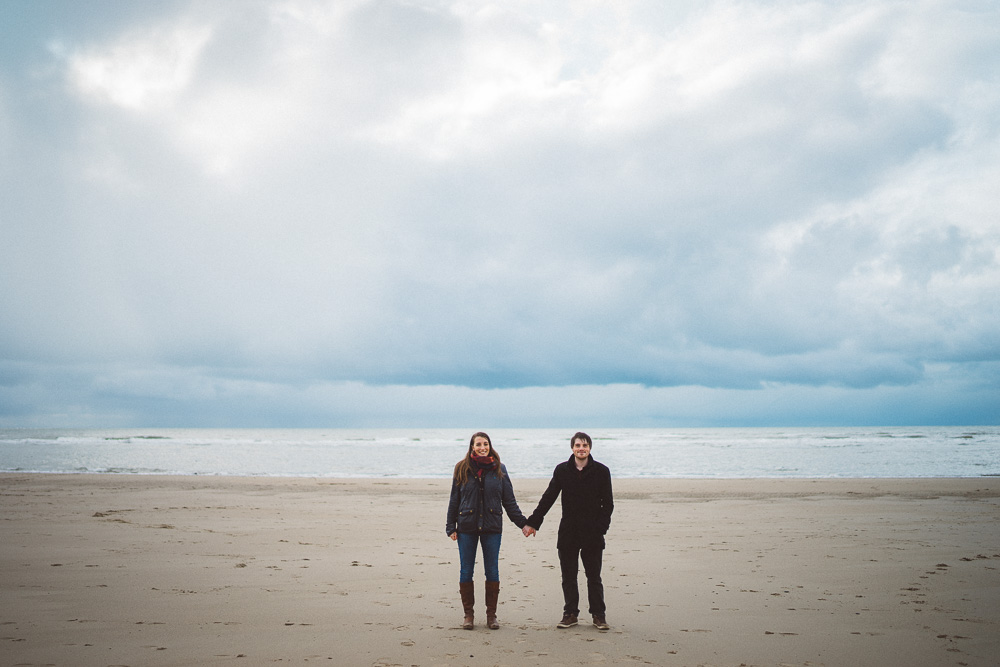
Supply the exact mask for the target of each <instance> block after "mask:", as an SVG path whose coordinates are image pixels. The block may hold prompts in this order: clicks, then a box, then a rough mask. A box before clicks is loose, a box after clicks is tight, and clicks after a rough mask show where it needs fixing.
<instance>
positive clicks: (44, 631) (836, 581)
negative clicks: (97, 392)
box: [0, 474, 1000, 667]
mask: <svg viewBox="0 0 1000 667" xmlns="http://www.w3.org/2000/svg"><path fill="white" fill-rule="evenodd" d="M545 483H546V480H519V479H517V478H516V476H515V478H514V488H515V491H516V493H517V496H518V501H519V503H520V504H521V509H522V510H524V512H525V513H526V514H527V513H529V512H530V511H531V509H532V508H533V507H534V505H535V503H536V502H537V500H538V498H539V496H540V495H541V492H542V490H543V489H544V486H545ZM448 485H449V482H448V480H334V479H262V478H229V477H161V476H134V475H34V474H32V475H18V474H6V475H0V494H2V507H3V512H2V521H0V593H2V596H3V597H2V599H3V604H2V605H0V664H4V665H66V666H76V665H132V666H139V665H232V664H235V665H265V664H279V663H285V664H288V663H292V664H301V663H304V662H307V661H308V662H310V663H319V664H333V665H402V666H406V667H409V666H411V665H419V666H420V667H429V666H435V665H440V666H445V665H511V666H515V665H589V664H604V665H609V664H610V665H643V664H651V665H692V666H693V665H732V666H734V667H735V666H738V665H747V666H750V665H831V666H834V665H837V666H839V665H845V666H846V665H850V666H859V665H872V666H876V665H877V666H880V667H885V666H890V667H891V666H895V665H898V666H900V667H902V666H906V667H915V666H921V665H927V666H934V667H938V666H942V665H957V666H964V665H973V666H986V665H995V664H996V656H997V655H1000V478H995V477H984V478H978V479H910V480H882V479H879V480H874V479H871V480H615V494H616V509H615V514H614V518H613V521H612V527H611V531H610V533H609V535H608V549H607V550H606V552H605V557H604V584H605V589H606V599H607V603H608V621H609V622H610V623H611V626H612V627H611V630H610V631H608V632H599V631H598V630H596V629H595V628H594V627H592V626H591V625H590V623H589V621H590V619H589V616H586V615H584V616H583V617H582V618H581V620H582V621H583V622H582V623H581V625H579V626H577V627H575V628H570V629H566V630H559V629H556V627H555V624H556V622H557V621H558V620H559V618H560V616H561V611H562V593H561V589H560V585H559V568H558V560H557V557H556V550H555V528H556V526H557V525H558V515H559V506H558V503H557V505H556V507H554V508H553V510H552V512H551V513H550V515H549V517H548V519H547V521H546V523H545V526H544V527H543V529H542V530H541V531H540V532H539V534H538V536H537V537H534V538H524V537H523V536H521V534H520V531H518V530H517V529H516V527H515V526H513V525H512V524H510V523H507V524H506V527H505V532H504V542H503V547H502V550H501V562H500V574H501V580H502V581H501V591H500V606H499V613H498V615H499V617H500V622H501V625H502V627H501V629H499V630H488V629H486V628H485V626H484V625H483V623H482V621H483V619H484V616H485V614H484V612H483V606H482V585H481V580H482V570H481V568H477V572H476V576H477V589H478V590H477V593H478V594H479V596H480V597H479V602H478V605H477V627H476V629H475V630H473V631H466V630H462V629H461V628H460V627H459V624H460V621H461V618H462V615H461V609H460V604H459V596H458V584H457V581H458V553H457V547H456V546H455V544H454V543H453V542H452V541H451V540H449V539H448V538H447V537H446V536H445V534H444V520H445V509H446V507H447V501H448V497H447V494H448ZM581 590H582V591H585V586H584V585H583V577H582V573H581ZM584 597H585V595H584Z"/></svg>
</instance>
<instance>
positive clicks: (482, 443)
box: [472, 435, 490, 456]
mask: <svg viewBox="0 0 1000 667" xmlns="http://www.w3.org/2000/svg"><path fill="white" fill-rule="evenodd" d="M472 453H473V455H474V456H489V455H490V441H489V440H487V439H486V438H484V437H483V436H481V435H477V436H476V439H475V440H473V441H472Z"/></svg>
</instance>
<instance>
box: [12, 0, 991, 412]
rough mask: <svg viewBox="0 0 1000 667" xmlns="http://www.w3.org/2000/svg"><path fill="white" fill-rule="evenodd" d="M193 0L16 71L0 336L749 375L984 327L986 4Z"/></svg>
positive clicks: (946, 355) (906, 375) (686, 378)
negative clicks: (50, 68) (52, 80)
mask: <svg viewBox="0 0 1000 667" xmlns="http://www.w3.org/2000/svg"><path fill="white" fill-rule="evenodd" d="M179 7H180V9H177V8H174V9H170V10H169V11H167V10H164V12H162V13H161V15H159V16H157V17H156V18H155V19H154V18H152V17H151V18H150V19H149V20H148V21H145V22H144V21H143V20H141V14H140V19H139V20H137V22H136V23H135V25H133V26H131V27H130V28H128V29H126V30H124V31H122V32H120V33H118V34H117V35H115V34H111V36H110V37H109V36H108V34H103V35H102V34H97V33H93V32H91V31H90V30H86V29H83V28H81V32H80V33H79V34H74V33H73V32H72V31H71V30H67V31H66V32H64V33H63V34H61V35H60V36H59V39H60V43H61V44H62V45H63V46H62V47H61V48H62V53H64V54H69V55H66V56H64V57H63V56H58V55H57V56H55V57H56V59H57V60H59V62H62V63H64V64H65V67H66V69H65V75H66V76H67V77H68V79H69V81H71V82H72V84H73V86H72V92H73V95H71V96H69V97H68V98H67V97H61V96H60V95H59V94H58V93H57V92H54V91H53V90H51V89H48V88H46V85H47V81H46V79H45V77H44V76H36V77H35V78H33V79H31V80H30V81H29V78H25V79H24V80H23V81H22V82H21V83H18V84H17V85H21V86H23V88H19V89H17V90H16V91H15V92H13V93H11V92H8V89H4V93H3V94H4V96H5V97H4V98H3V99H4V100H6V104H5V106H6V109H7V118H8V125H9V126H10V127H11V128H12V129H11V131H10V132H8V133H7V134H6V135H5V136H7V142H8V144H10V148H11V151H10V152H9V155H17V156H20V157H19V158H18V161H17V163H16V164H14V163H13V162H12V158H9V157H7V158H4V157H0V164H2V168H3V169H4V170H6V172H7V173H12V174H21V175H23V177H21V178H19V179H18V180H17V182H18V183H19V184H20V186H19V187H16V188H15V187H13V186H10V185H8V186H7V187H6V189H5V190H4V192H3V194H4V195H5V201H6V202H7V204H6V205H7V207H8V209H9V211H10V215H9V216H7V217H6V220H13V221H16V223H15V224H8V225H7V226H6V228H2V229H0V240H2V241H3V242H4V244H5V247H7V248H11V249H12V250H11V254H12V255H13V256H14V258H13V259H12V260H11V261H9V262H7V263H6V264H5V265H4V266H0V287H2V290H0V310H2V312H4V313H5V314H8V313H9V314H10V315H9V317H8V318H6V321H4V322H0V343H2V345H3V349H4V350H5V351H6V352H7V353H8V357H9V358H18V359H26V360H30V359H45V360H48V361H52V360H61V361H63V362H65V363H67V364H71V363H80V364H84V363H94V364H97V365H99V364H101V363H107V362H108V361H111V360H113V361H116V362H120V363H126V362H127V363H128V364H131V365H133V366H134V367H135V368H137V369H145V370H138V371H136V373H137V374H141V373H143V372H147V371H148V372H150V373H151V374H152V375H151V376H150V377H157V378H158V377H160V376H159V374H158V372H154V370H155V369H156V368H162V369H165V370H164V371H163V372H166V373H168V374H169V373H174V372H176V373H178V374H179V375H180V376H182V377H187V374H191V373H195V374H203V375H205V376H206V377H208V376H211V377H221V376H225V375H226V373H228V372H232V373H233V374H234V375H238V376H239V377H236V378H234V381H236V380H240V379H242V380H246V381H247V382H251V383H252V382H261V383H264V384H268V383H273V384H274V386H275V387H277V388H276V389H275V390H274V391H276V392H278V393H279V394H280V393H281V392H291V393H293V394H295V393H296V392H297V391H299V389H296V388H290V385H287V384H283V382H284V380H283V379H285V378H289V377H294V378H300V379H302V380H301V382H305V381H306V380H305V379H304V378H310V379H311V380H310V381H311V382H314V383H315V385H316V386H323V387H327V386H328V384H330V383H334V384H335V383H337V382H354V383H359V384H360V385H361V386H368V385H371V384H380V383H388V384H394V385H403V384H406V385H411V384H412V385H427V386H438V385H447V386H451V385H468V386H472V387H480V388H489V387H493V388H496V387H504V388H510V389H509V391H511V392H514V393H516V391H517V390H516V389H514V388H516V387H532V386H539V385H550V386H569V385H572V386H579V385H587V386H590V385H595V386H596V385H603V384H609V385H616V386H617V385H628V384H635V385H638V384H643V383H645V384H649V385H664V386H687V385H697V384H700V385H704V386H705V387H719V388H738V390H739V391H749V390H750V389H749V388H753V389H754V391H764V392H765V393H767V392H775V391H776V389H775V388H776V387H785V386H819V385H822V386H833V387H855V388H871V387H878V386H880V385H884V386H886V387H896V386H907V385H909V386H914V387H918V386H920V387H924V386H926V383H928V382H931V381H932V379H931V378H930V375H929V374H930V371H929V370H928V369H931V368H939V367H940V366H936V365H940V364H951V366H949V367H948V370H947V373H951V374H953V375H949V378H952V380H953V381H954V386H958V385H961V384H962V383H961V381H960V380H958V379H955V378H958V377H959V376H960V375H961V373H962V372H963V371H962V369H963V368H968V369H970V370H968V371H967V372H968V373H970V374H974V373H975V372H978V371H976V370H975V369H974V368H973V366H975V364H980V363H984V362H986V363H988V362H990V361H991V360H993V359H995V358H996V356H997V354H998V352H997V350H998V341H997V334H996V332H997V330H998V328H1000V327H998V323H997V319H996V314H995V313H996V312H997V310H998V308H997V306H998V303H997V299H998V297H997V296H996V294H998V293H1000V284H998V282H1000V268H998V267H1000V256H998V254H1000V251H998V250H997V249H998V248H1000V238H998V237H1000V231H998V224H1000V223H998V222H997V221H998V220H1000V199H998V196H997V195H996V193H995V190H996V188H995V185H994V184H995V183H996V182H997V181H998V178H1000V127H998V122H997V118H998V117H1000V115H998V113H997V110H998V108H1000V81H998V78H997V75H996V74H995V72H997V71H1000V70H998V69H997V67H996V65H997V64H998V63H997V62H996V61H997V58H996V54H995V52H994V50H993V49H991V45H992V44H995V43H996V40H995V37H996V36H997V35H996V32H997V30H998V28H995V27H994V26H996V25H1000V22H995V21H990V20H988V19H990V18H992V17H995V14H996V8H994V7H992V6H991V5H988V4H987V5H981V6H978V8H977V7H976V6H975V5H972V6H971V7H972V9H969V7H970V6H965V7H959V6H955V5H952V4H950V3H934V2H927V3H911V4H899V3H881V2H879V3H855V4H846V5H845V4H842V3H822V2H817V3H728V2H719V3H712V4H710V5H704V4H702V3H687V4H684V3H680V4H675V3H671V4H670V5H669V6H666V5H663V4H662V3H649V2H631V3H618V4H615V5H614V7H611V6H608V5H607V4H606V3H575V2H574V3H562V4H558V3H556V4H548V3H546V4H545V5H544V6H540V5H539V4H538V3H533V2H505V3H497V4H485V5H484V4H482V3H459V2H443V1H442V2H433V3H432V2H421V3H413V2H363V1H360V0H359V1H357V2H351V3H342V2H321V1H319V0H315V1H311V0H296V1H294V2H274V3H266V2H265V3H255V4H249V5H244V6H240V8H239V9H236V8H235V5H233V6H230V5H225V4H224V5H213V6H212V9H211V10H210V11H209V10H205V9H203V8H204V7H205V6H204V5H199V4H185V5H180V6H179ZM200 8H201V9H200ZM977 11H978V12H980V13H978V14H977V13H976V12H977ZM199 12H200V13H199ZM163 14H165V15H163ZM54 32H55V31H54ZM45 38H46V40H48V41H49V42H51V41H52V40H53V39H54V37H53V36H52V35H46V36H45ZM928 44H930V45H933V46H934V53H936V54H940V57H939V58H938V57H936V56H932V55H930V54H931V50H930V48H929V47H926V46H925V45H928ZM52 53H54V52H52ZM43 70H44V68H42V67H36V68H35V71H43ZM10 81H15V82H17V81H19V79H17V77H14V76H12V75H8V77H7V78H6V79H4V78H0V82H4V83H2V84H0V85H5V86H8V85H14V84H11V83H9V82H10ZM9 90H14V89H13V88H11V89H9ZM15 95H16V99H17V100H19V102H18V103H17V104H15V103H13V102H12V101H11V100H13V99H15V97H14V96H15ZM20 100H23V101H20ZM81 100H83V101H85V103H84V104H80V101H81ZM26 130H28V131H26ZM4 154H5V155H8V152H7V151H4ZM0 187H2V186H0ZM55 322H58V323H59V326H53V323H55ZM964 364H970V365H969V366H964ZM976 368H980V367H979V366H976ZM151 369H153V370H151ZM192 369H198V370H197V372H196V371H194V370H192ZM213 369H214V370H213ZM219 369H230V370H229V371H222V370H219ZM235 369H240V370H235ZM81 372H82V371H81ZM935 372H938V371H935ZM122 382H123V386H124V387H130V386H133V385H135V386H138V384H141V383H139V381H138V379H136V378H135V377H131V376H130V377H128V378H125V379H124V380H123V381H122ZM154 384H155V383H154ZM109 386H110V385H108V384H102V385H100V386H97V385H94V387H95V388H92V390H93V391H96V392H98V393H101V392H109V393H113V392H110V391H109V390H108V389H107V388H108V387H109ZM176 386H178V387H180V388H179V389H178V392H177V393H176V394H175V395H172V396H170V397H162V398H163V400H169V401H174V400H178V401H182V398H183V393H184V391H187V389H185V385H184V384H183V382H179V383H178V384H177V385H176ZM207 386H208V387H210V386H214V385H211V384H210V383H209V384H197V383H195V384H194V385H192V387H191V388H190V390H191V391H192V392H198V391H205V387H207ZM296 386H298V385H296ZM351 386H354V385H351ZM949 386H953V385H949ZM761 388H763V389H761ZM244 389H245V390H246V391H248V392H250V393H253V392H252V391H251V390H250V389H246V387H243V388H242V389H240V390H241V391H242V390H244ZM733 390H736V389H733ZM123 391H125V393H128V391H131V390H128V389H124V390H123ZM136 391H138V390H136ZM324 391H325V390H324ZM373 391H375V390H373ZM399 391H400V393H399V394H398V396H403V395H404V394H406V395H408V396H411V397H412V396H413V394H407V392H406V391H404V390H402V389H400V390H399ZM407 391H409V390H407ZM414 391H415V390H414ZM456 391H459V390H457V389H456ZM463 391H464V390H463ZM504 391H508V389H504ZM539 391H541V390H539ZM553 391H555V390H553ZM588 391H590V390H588ZM593 391H595V392H597V390H596V389H595V390H593ZM618 391H619V390H618V389H615V390H609V394H608V395H609V396H610V395H614V396H619V394H618V393H616V392H618ZM718 391H720V392H721V391H724V389H719V390H718ZM838 391H839V389H838ZM844 391H848V390H846V389H845V390H844ZM857 391H860V390H857ZM320 393H323V392H320ZM362 393H363V392H362ZM432 393H433V392H432ZM654 393H655V392H654ZM654 393H648V394H644V395H645V396H652V395H654ZM139 394H141V392H139ZM208 395H209V397H210V399H211V400H214V401H221V402H222V403H225V399H224V397H223V396H222V394H212V393H211V392H209V394H208ZM276 395H277V394H276ZM296 395H297V394H296ZM393 395H394V396H396V394H393ZM519 395H524V396H528V395H531V391H529V390H527V389H525V393H524V394H519ZM594 395H595V396H596V395H598V393H595V394H594ZM722 395H723V394H721V393H718V394H714V396H722ZM773 395H777V394H773ZM477 396H478V395H477ZM511 396H513V394H511ZM546 396H551V395H550V394H546ZM671 396H673V395H671ZM754 396H756V394H754ZM140 398H142V396H141V395H140ZM137 400H138V399H137ZM142 400H145V399H142ZM156 400H160V399H156ZM276 400H277V399H276ZM344 400H346V399H344ZM399 400H400V401H402V400H403V399H402V398H400V399H399ZM510 400H515V399H514V398H511V399H510ZM547 400H553V399H551V398H548V399H547ZM140 402H142V401H140ZM279 402H280V401H279ZM515 402H516V401H515ZM226 405H230V404H228V403H226ZM230 407H232V406H231V405H230ZM289 409H291V408H289ZM358 409H360V408H358ZM463 409H464V408H463ZM316 410H319V408H318V407H317V408H316ZM660 414H661V415H662V414H663V413H660ZM691 414H693V413H689V416H690V415H691Z"/></svg>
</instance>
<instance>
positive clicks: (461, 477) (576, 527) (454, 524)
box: [445, 432, 615, 630]
mask: <svg viewBox="0 0 1000 667" xmlns="http://www.w3.org/2000/svg"><path fill="white" fill-rule="evenodd" d="M570 447H571V448H572V452H573V453H572V455H571V456H570V457H569V460H568V461H564V462H562V463H560V464H559V465H557V466H556V469H555V470H554V471H553V473H552V480H551V481H550V482H549V485H548V488H546V489H545V493H543V494H542V497H541V500H539V501H538V507H536V508H535V511H534V512H533V513H532V514H531V516H530V517H528V518H525V517H524V514H522V513H521V510H520V508H519V507H518V506H517V500H515V498H514V487H513V486H512V485H511V481H510V476H509V475H508V474H507V468H506V467H505V466H504V465H503V464H502V463H500V456H499V454H497V451H496V449H494V448H493V443H492V442H491V441H490V436H488V435H486V434H485V433H482V432H480V433H475V434H473V436H472V438H471V439H470V440H469V450H468V452H466V455H465V458H463V459H462V460H461V461H459V462H458V463H457V464H456V465H455V472H454V475H453V476H452V483H451V500H450V501H449V503H448V521H447V524H446V526H445V530H446V532H447V533H448V536H449V537H451V539H452V540H455V541H456V542H458V553H459V559H460V562H461V570H460V573H459V580H458V581H459V584H458V587H459V592H460V593H461V596H462V607H463V609H464V611H465V618H464V620H463V621H462V627H463V628H465V629H466V630H471V629H472V628H473V627H474V620H473V616H474V613H473V608H474V605H475V600H476V596H475V588H474V584H473V581H472V573H473V569H474V567H475V564H476V551H477V548H478V546H480V545H481V546H482V552H483V567H484V569H485V571H486V625H487V626H488V627H489V628H491V629H494V630H495V629H497V628H499V627H500V624H499V623H498V622H497V616H496V614H497V598H498V597H499V594H500V569H499V559H500V537H501V531H502V530H503V513H504V512H506V513H507V517H508V518H509V519H510V520H511V521H512V522H513V523H514V524H515V525H517V527H518V528H520V529H521V531H522V532H523V533H524V535H525V537H531V536H533V535H534V534H535V531H536V530H538V529H539V528H540V527H541V525H542V520H543V519H544V518H545V514H546V513H547V512H548V511H549V509H551V508H552V505H553V504H554V503H555V502H556V498H557V497H558V496H559V494H560V493H561V494H562V520H561V521H560V523H559V534H558V540H557V542H556V549H557V550H558V551H559V565H560V569H561V571H562V589H563V599H564V601H565V604H564V606H563V617H562V620H561V621H560V622H559V623H558V625H557V626H556V627H559V628H568V627H572V626H574V625H576V624H577V620H578V616H579V614H580V608H579V605H580V592H579V589H578V588H577V575H578V572H579V563H580V561H581V560H582V561H583V569H584V572H585V573H586V576H587V596H588V601H589V604H590V609H589V611H590V614H591V615H592V616H593V620H594V625H595V626H596V627H597V628H598V629H599V630H608V629H609V626H608V623H607V620H606V619H605V606H604V585H603V584H602V583H601V561H602V556H603V553H604V535H605V533H607V532H608V527H609V526H610V525H611V513H612V512H613V511H614V508H615V504H614V499H613V497H612V493H611V471H609V470H608V467H607V466H605V465H603V464H601V463H598V462H597V461H595V460H594V458H593V457H592V456H591V455H590V450H591V448H592V447H593V441H592V440H591V438H590V436H589V435H587V434H586V433H576V434H575V435H574V436H573V437H572V438H571V439H570Z"/></svg>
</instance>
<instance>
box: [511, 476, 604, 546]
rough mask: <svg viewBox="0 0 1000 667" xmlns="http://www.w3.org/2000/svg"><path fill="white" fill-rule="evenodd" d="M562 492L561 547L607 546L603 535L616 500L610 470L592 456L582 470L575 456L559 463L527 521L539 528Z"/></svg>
mask: <svg viewBox="0 0 1000 667" xmlns="http://www.w3.org/2000/svg"><path fill="white" fill-rule="evenodd" d="M560 493H562V520H561V521H560V522H559V538H558V540H557V541H556V548H558V549H573V548H587V547H599V548H601V549H603V548H604V535H605V533H607V532H608V528H609V527H610V526H611V513H612V512H614V510H615V501H614V497H613V495H612V493H611V471H610V470H608V467H607V466H606V465H604V464H602V463H598V462H597V461H595V460H594V457H593V456H591V457H590V460H589V462H588V463H587V465H586V466H585V467H584V469H583V470H577V468H576V461H575V459H574V457H573V456H570V457H569V461H564V462H562V463H560V464H559V465H557V466H556V469H555V470H554V471H553V472H552V480H551V481H550V482H549V487H548V488H547V489H545V493H543V494H542V499H541V500H539V501H538V507H536V508H535V511H534V512H533V513H532V515H531V516H530V517H528V525H529V526H531V527H532V528H540V527H541V525H542V521H543V519H544V518H545V515H546V513H548V511H549V510H550V509H551V508H552V505H553V504H554V503H555V502H556V497H557V496H558V495H559V494H560Z"/></svg>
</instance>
